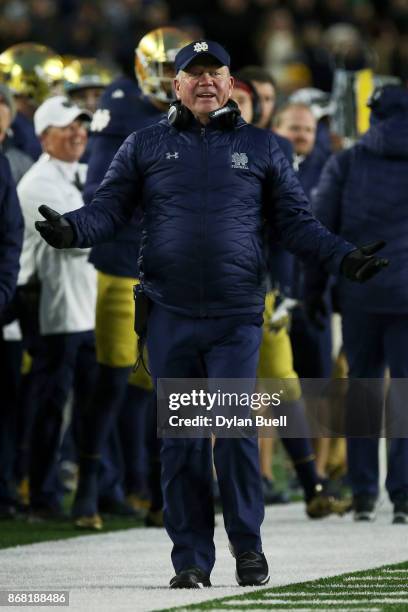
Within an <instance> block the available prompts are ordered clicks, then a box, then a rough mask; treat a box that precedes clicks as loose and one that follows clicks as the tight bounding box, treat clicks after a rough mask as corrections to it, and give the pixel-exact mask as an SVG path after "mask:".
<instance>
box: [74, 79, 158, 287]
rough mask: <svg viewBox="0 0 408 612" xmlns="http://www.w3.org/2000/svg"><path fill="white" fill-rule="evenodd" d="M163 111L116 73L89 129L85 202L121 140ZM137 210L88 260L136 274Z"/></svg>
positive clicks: (103, 269)
mask: <svg viewBox="0 0 408 612" xmlns="http://www.w3.org/2000/svg"><path fill="white" fill-rule="evenodd" d="M162 116H163V113H162V112H161V111H159V110H158V109H157V108H156V107H155V106H153V104H151V103H150V102H149V100H147V99H145V98H141V95H140V90H139V88H138V86H137V83H136V81H134V80H132V79H129V78H127V77H119V78H118V79H116V80H115V81H114V82H113V83H111V85H109V87H107V88H106V90H105V91H104V93H103V94H102V97H101V100H100V103H99V109H98V110H97V111H96V112H95V115H94V118H93V121H92V124H91V132H90V140H89V151H90V155H89V159H88V173H87V179H86V184H85V188H84V194H83V195H84V201H85V204H89V203H90V202H91V200H92V198H93V196H94V193H95V191H96V189H97V188H98V187H99V185H100V184H101V183H102V180H103V177H104V176H105V173H106V171H107V169H108V168H109V166H110V163H111V161H112V159H113V158H114V156H115V154H116V153H117V151H118V149H119V147H120V145H121V144H122V143H123V141H124V140H125V139H126V138H127V137H128V136H129V134H131V133H132V132H135V131H136V130H139V129H141V128H144V127H147V126H148V125H152V124H153V123H157V121H159V119H160V118H162ZM140 220H141V211H140V210H135V213H134V215H133V218H132V220H131V221H130V222H129V223H128V224H127V227H124V228H123V229H122V230H121V231H120V232H119V233H118V234H117V235H116V236H115V240H113V241H110V242H108V243H105V244H100V245H97V246H95V247H94V248H93V249H92V251H91V255H90V258H89V259H90V261H91V262H92V263H93V264H94V266H95V267H96V269H97V270H100V271H101V272H105V274H113V275H115V276H128V277H131V278H136V277H137V276H138V266H137V258H138V253H139V250H140V238H141V228H140Z"/></svg>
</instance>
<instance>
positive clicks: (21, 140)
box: [11, 113, 42, 161]
mask: <svg viewBox="0 0 408 612" xmlns="http://www.w3.org/2000/svg"><path fill="white" fill-rule="evenodd" d="M11 131H12V138H11V139H12V142H13V144H14V146H15V147H17V149H20V150H21V151H23V153H26V155H29V156H30V157H31V159H32V160H33V161H37V159H38V158H39V157H40V155H41V153H42V147H41V143H40V141H39V139H38V136H37V135H36V133H35V130H34V123H33V121H32V120H31V119H28V118H27V117H25V115H23V114H21V113H17V114H16V116H15V118H14V120H13V123H12V124H11Z"/></svg>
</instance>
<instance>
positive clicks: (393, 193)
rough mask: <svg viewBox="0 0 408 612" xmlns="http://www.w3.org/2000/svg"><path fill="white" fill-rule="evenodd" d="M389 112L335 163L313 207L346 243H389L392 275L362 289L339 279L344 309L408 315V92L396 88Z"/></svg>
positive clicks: (385, 254) (327, 169)
mask: <svg viewBox="0 0 408 612" xmlns="http://www.w3.org/2000/svg"><path fill="white" fill-rule="evenodd" d="M387 89H388V88H387ZM383 107H384V108H383V112H382V115H383V117H382V118H381V120H380V121H378V120H376V116H375V115H374V116H373V120H374V123H373V124H372V125H371V127H370V129H369V130H368V132H366V134H365V135H364V136H363V137H362V139H361V140H360V142H359V143H358V144H356V145H355V146H353V147H352V148H350V149H347V150H345V151H342V152H341V153H339V154H337V155H335V156H332V157H331V158H330V160H329V161H328V163H327V165H326V166H325V169H324V170H323V173H322V176H321V180H320V183H319V185H318V189H317V192H316V193H315V196H314V198H313V206H314V211H315V213H316V216H317V217H318V218H319V219H320V220H321V222H322V223H323V224H324V225H326V227H328V228H329V229H330V230H331V231H333V232H335V233H336V234H339V235H341V236H342V237H344V238H345V239H346V240H349V241H350V242H352V243H354V244H357V245H364V244H367V243H370V242H373V241H376V240H382V239H383V240H385V241H386V243H387V244H386V246H385V248H384V249H382V250H381V252H380V255H381V257H386V258H388V259H389V260H390V265H389V267H388V268H387V270H386V271H383V272H381V273H380V274H378V275H376V276H374V277H373V278H372V279H370V280H369V281H368V282H366V283H364V284H363V285H362V286H356V285H355V284H354V283H352V282H350V281H348V280H346V279H345V278H340V279H339V285H338V286H339V297H340V305H341V308H351V309H358V310H363V311H367V312H394V313H407V312H408V91H407V90H405V89H402V88H399V87H395V88H390V90H389V92H388V94H387V95H386V96H384V101H383ZM378 112H380V109H379V111H378Z"/></svg>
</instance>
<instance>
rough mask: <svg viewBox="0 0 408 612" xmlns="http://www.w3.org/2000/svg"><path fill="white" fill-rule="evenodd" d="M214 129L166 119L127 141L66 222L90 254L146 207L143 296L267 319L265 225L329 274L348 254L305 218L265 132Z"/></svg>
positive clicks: (203, 313) (209, 312)
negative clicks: (179, 124) (83, 204)
mask: <svg viewBox="0 0 408 612" xmlns="http://www.w3.org/2000/svg"><path fill="white" fill-rule="evenodd" d="M220 127H221V126H220V125H219V124H218V123H217V122H216V121H215V122H211V123H210V124H209V125H207V126H206V127H205V128H204V127H203V126H201V124H199V123H198V122H196V121H195V120H194V121H192V123H191V125H190V126H189V127H188V128H187V129H185V130H181V131H178V130H177V129H176V128H174V127H172V126H170V125H169V123H168V121H167V119H164V120H162V121H160V122H159V123H158V124H156V125H154V126H151V127H148V128H145V129H143V130H140V131H139V132H136V133H134V134H132V135H131V136H130V137H129V138H127V140H126V141H125V142H124V144H123V145H122V146H121V148H120V149H119V151H118V153H117V155H116V156H115V158H114V160H113V162H112V164H111V166H110V168H109V170H108V172H107V174H106V175H105V178H104V181H103V182H102V185H101V186H100V187H99V189H98V190H97V192H96V194H95V197H94V199H93V202H92V204H90V205H89V206H86V207H84V208H83V209H81V210H78V211H73V212H71V213H68V214H66V215H64V216H65V218H66V219H68V220H69V221H70V223H71V224H72V226H73V229H74V233H75V236H76V239H75V245H76V246H79V247H88V246H91V245H93V244H96V243H100V242H104V241H106V240H109V239H110V238H111V237H112V236H113V235H114V234H115V232H117V231H118V230H119V228H121V227H122V226H123V225H125V224H126V223H128V222H129V219H130V218H131V216H132V214H133V212H134V210H135V208H136V207H142V208H143V210H144V220H143V228H144V229H143V245H142V254H141V258H142V265H141V275H140V277H141V282H142V285H143V287H144V290H145V292H146V293H147V294H148V296H149V297H150V298H151V299H152V300H153V301H154V302H156V303H158V304H161V305H162V306H163V307H165V308H167V309H169V310H172V311H174V312H177V313H180V314H182V315H186V316H191V317H209V316H214V317H216V316H226V315H229V314H239V313H261V312H262V311H263V309H264V297H265V283H264V279H265V261H264V256H263V243H262V240H263V238H262V237H263V235H264V232H263V229H264V227H263V226H264V222H265V221H266V222H267V223H269V224H270V225H271V227H272V228H273V230H274V232H275V234H276V237H277V238H278V239H281V241H282V243H283V245H284V246H285V247H286V248H288V249H289V250H292V251H293V252H294V253H296V254H297V255H299V256H301V257H304V258H306V259H308V260H309V261H311V262H316V263H317V262H320V264H323V265H324V266H325V267H327V269H329V270H331V271H332V272H337V271H338V269H339V266H340V263H341V260H342V259H343V257H344V256H345V254H346V253H348V252H349V251H350V250H352V249H353V248H354V247H353V245H350V244H348V243H346V242H345V241H343V240H342V239H341V238H338V237H336V236H334V235H332V234H331V233H330V232H328V231H327V230H326V229H325V228H324V227H323V226H322V225H320V224H319V223H318V222H317V221H316V219H315V218H314V217H313V216H312V215H311V213H310V209H309V204H308V201H307V199H306V197H305V195H304V192H303V191H302V188H301V187H300V185H299V183H298V181H297V179H296V177H295V175H294V173H293V171H292V169H291V168H290V165H289V163H288V161H287V159H286V158H285V156H284V154H283V153H282V151H281V149H280V148H279V146H278V145H277V144H276V140H275V138H274V136H273V134H272V133H271V132H268V131H266V130H261V129H258V128H255V127H253V126H250V125H247V124H246V123H245V122H244V121H243V120H242V119H240V120H239V121H238V124H237V126H236V127H235V128H234V129H232V130H223V129H220Z"/></svg>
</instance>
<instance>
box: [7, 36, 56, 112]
mask: <svg viewBox="0 0 408 612" xmlns="http://www.w3.org/2000/svg"><path fill="white" fill-rule="evenodd" d="M62 70H63V63H62V59H61V57H60V56H59V55H58V54H57V53H55V51H53V50H52V49H50V48H49V47H46V46H44V45H39V44H37V43H30V42H26V43H19V44H17V45H13V46H12V47H9V48H8V49H6V50H5V51H3V53H1V54H0V80H1V81H2V82H3V83H5V84H6V85H8V87H9V88H10V89H11V91H12V92H13V93H14V94H16V95H21V96H27V97H28V98H30V99H31V100H32V102H33V104H35V105H36V106H39V105H40V104H41V103H42V102H43V101H44V100H45V99H46V98H47V97H48V96H49V95H51V94H52V92H53V86H55V84H56V83H57V82H58V81H60V79H61V78H62Z"/></svg>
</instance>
